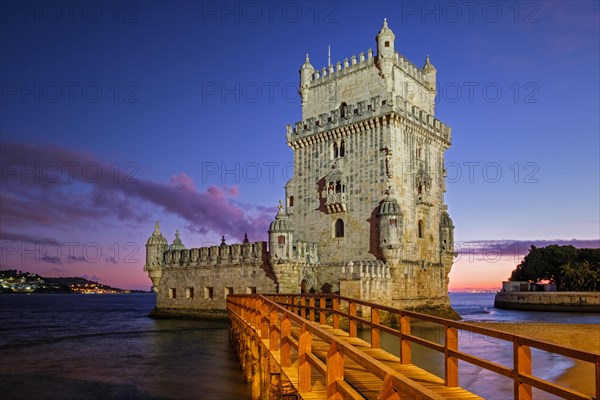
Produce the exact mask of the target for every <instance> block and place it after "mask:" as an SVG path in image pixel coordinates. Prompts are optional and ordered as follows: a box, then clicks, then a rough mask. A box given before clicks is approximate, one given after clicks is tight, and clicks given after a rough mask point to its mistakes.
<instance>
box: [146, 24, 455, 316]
mask: <svg viewBox="0 0 600 400" xmlns="http://www.w3.org/2000/svg"><path fill="white" fill-rule="evenodd" d="M376 45H377V55H374V54H373V51H372V50H368V51H367V52H366V55H365V53H360V54H359V56H358V57H356V56H352V57H350V59H345V60H344V61H343V62H337V63H336V64H334V65H330V66H328V67H326V68H323V69H322V70H320V71H319V70H316V69H314V68H313V66H312V65H311V64H310V60H309V58H308V55H307V56H306V61H305V63H304V64H303V65H302V67H301V69H300V94H301V98H302V121H300V122H297V123H295V124H294V125H293V126H292V125H288V126H287V129H286V138H287V143H288V145H289V146H290V147H291V148H292V150H293V151H294V176H293V178H292V179H291V180H290V181H289V182H288V183H287V184H286V186H285V196H286V201H285V205H283V204H280V208H279V213H278V214H277V216H276V218H275V220H274V221H273V223H272V224H271V226H270V228H269V242H268V246H267V244H266V243H264V242H257V243H243V244H241V245H225V244H223V245H222V246H214V247H210V248H201V249H192V250H182V249H179V248H178V247H177V246H176V248H175V249H167V247H166V246H167V243H166V240H161V239H160V238H159V235H160V232H159V229H158V227H157V228H156V232H155V233H154V234H153V236H152V237H151V238H150V239H149V240H148V244H147V252H148V253H147V255H148V256H147V263H146V267H145V270H146V271H148V274H149V276H150V278H151V279H152V281H153V283H154V286H155V288H156V289H157V293H158V294H157V307H158V308H162V309H167V308H207V309H224V306H225V302H224V301H225V296H226V293H231V290H232V291H233V292H232V293H246V292H250V291H252V290H256V291H257V292H280V293H297V292H301V291H307V292H308V291H324V292H329V291H331V292H340V293H341V294H342V295H351V296H352V297H359V298H363V299H365V300H369V301H375V302H378V303H381V304H388V305H392V306H395V307H402V308H410V309H419V308H435V307H438V308H446V309H449V300H448V274H449V272H450V268H451V267H452V262H453V258H454V252H453V251H454V250H453V248H454V243H453V241H454V226H453V224H452V220H451V219H450V217H449V215H448V212H447V207H446V206H445V205H444V192H445V182H444V177H445V169H444V152H445V151H446V150H447V149H448V148H449V147H450V142H451V136H450V128H449V127H448V126H446V125H444V124H443V123H442V122H440V121H439V120H438V119H436V118H435V117H434V110H435V96H436V91H435V90H436V89H435V84H436V69H435V67H434V66H433V65H432V64H431V62H430V60H429V57H427V58H426V60H425V64H424V66H423V67H422V68H419V67H417V66H415V65H414V64H412V63H410V62H409V61H408V60H406V59H405V58H404V57H403V56H401V55H400V54H399V53H397V52H396V51H395V49H394V48H395V36H394V33H393V32H392V31H391V29H390V28H389V27H388V26H387V23H386V22H385V21H384V24H383V27H382V28H381V30H380V32H379V33H378V35H377V36H376ZM157 232H158V233H157ZM160 236H161V237H162V235H160ZM163 239H164V238H163ZM179 243H181V242H179ZM174 244H175V243H174ZM171 247H173V245H171ZM191 287H193V288H194V289H193V296H192V298H186V297H181V296H183V295H184V293H182V294H181V295H180V291H186V288H188V289H189V288H191ZM206 288H213V289H212V292H211V291H210V289H206ZM227 288H229V289H227ZM252 288H255V289H252ZM173 289H175V296H173ZM188 292H189V291H188ZM188 294H189V293H188ZM209 295H211V296H209ZM188 297H189V296H188Z"/></svg>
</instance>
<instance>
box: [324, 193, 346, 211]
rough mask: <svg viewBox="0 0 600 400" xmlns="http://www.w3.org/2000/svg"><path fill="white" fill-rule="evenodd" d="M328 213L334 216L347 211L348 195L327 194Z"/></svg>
mask: <svg viewBox="0 0 600 400" xmlns="http://www.w3.org/2000/svg"><path fill="white" fill-rule="evenodd" d="M325 206H326V207H327V213H328V214H333V213H338V212H345V211H346V193H327V197H326V198H325Z"/></svg>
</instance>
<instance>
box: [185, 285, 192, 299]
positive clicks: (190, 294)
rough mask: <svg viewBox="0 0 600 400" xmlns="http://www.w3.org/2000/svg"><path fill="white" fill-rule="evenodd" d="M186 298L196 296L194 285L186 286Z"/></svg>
mask: <svg viewBox="0 0 600 400" xmlns="http://www.w3.org/2000/svg"><path fill="white" fill-rule="evenodd" d="M185 298H186V299H193V298H194V288H193V287H188V288H185Z"/></svg>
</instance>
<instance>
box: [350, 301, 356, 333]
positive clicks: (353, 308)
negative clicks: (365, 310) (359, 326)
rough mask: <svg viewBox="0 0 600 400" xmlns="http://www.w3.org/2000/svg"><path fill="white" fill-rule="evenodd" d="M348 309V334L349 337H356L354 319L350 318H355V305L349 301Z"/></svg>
mask: <svg viewBox="0 0 600 400" xmlns="http://www.w3.org/2000/svg"><path fill="white" fill-rule="evenodd" d="M348 309H349V311H350V318H349V321H348V324H349V329H348V334H349V335H350V337H356V320H355V319H354V318H352V317H356V304H355V303H353V302H351V301H349V302H348Z"/></svg>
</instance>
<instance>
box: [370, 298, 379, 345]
mask: <svg viewBox="0 0 600 400" xmlns="http://www.w3.org/2000/svg"><path fill="white" fill-rule="evenodd" d="M379 322H380V318H379V309H378V308H375V307H373V306H371V323H372V324H379ZM371 348H372V349H379V348H381V334H380V331H379V328H378V327H376V326H371Z"/></svg>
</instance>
